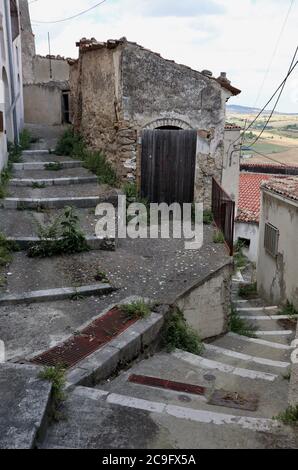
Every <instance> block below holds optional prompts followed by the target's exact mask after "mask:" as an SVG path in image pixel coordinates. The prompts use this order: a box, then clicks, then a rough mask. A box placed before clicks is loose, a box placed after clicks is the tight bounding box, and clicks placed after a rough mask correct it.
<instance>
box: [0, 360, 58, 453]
mask: <svg viewBox="0 0 298 470" xmlns="http://www.w3.org/2000/svg"><path fill="white" fill-rule="evenodd" d="M39 371H40V368H39V367H35V366H34V367H33V366H26V365H17V364H0V390H1V400H0V449H33V448H34V447H36V444H37V438H42V436H43V434H44V433H45V430H46V421H47V411H48V408H49V404H50V398H51V388H52V386H51V384H50V383H49V382H46V381H43V380H41V379H39V378H38V373H39Z"/></svg>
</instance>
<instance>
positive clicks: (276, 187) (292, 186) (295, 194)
mask: <svg viewBox="0 0 298 470" xmlns="http://www.w3.org/2000/svg"><path fill="white" fill-rule="evenodd" d="M262 187H263V188H265V189H269V191H273V192H274V193H277V194H280V195H281V196H284V197H286V198H288V199H293V200H294V201H298V177H287V178H273V179H270V180H269V181H266V182H265V183H264V184H262Z"/></svg>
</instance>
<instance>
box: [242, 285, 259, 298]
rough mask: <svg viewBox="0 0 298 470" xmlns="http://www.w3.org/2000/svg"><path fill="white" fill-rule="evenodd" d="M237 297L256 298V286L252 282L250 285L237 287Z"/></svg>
mask: <svg viewBox="0 0 298 470" xmlns="http://www.w3.org/2000/svg"><path fill="white" fill-rule="evenodd" d="M239 296H240V297H244V298H256V297H257V296H258V286H257V283H256V282H254V283H252V284H245V285H242V286H240V287H239Z"/></svg>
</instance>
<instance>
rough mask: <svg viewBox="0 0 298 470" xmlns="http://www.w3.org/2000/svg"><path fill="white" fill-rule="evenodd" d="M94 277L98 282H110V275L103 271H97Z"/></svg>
mask: <svg viewBox="0 0 298 470" xmlns="http://www.w3.org/2000/svg"><path fill="white" fill-rule="evenodd" d="M94 279H95V280H96V281H97V282H102V283H103V284H108V283H109V279H108V276H107V275H106V273H104V272H103V271H97V273H96V274H95V276H94Z"/></svg>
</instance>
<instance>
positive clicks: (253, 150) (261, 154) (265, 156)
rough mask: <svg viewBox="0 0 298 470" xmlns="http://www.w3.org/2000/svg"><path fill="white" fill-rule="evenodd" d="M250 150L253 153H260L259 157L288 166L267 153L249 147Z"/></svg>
mask: <svg viewBox="0 0 298 470" xmlns="http://www.w3.org/2000/svg"><path fill="white" fill-rule="evenodd" d="M250 150H252V152H254V153H256V154H258V155H260V156H261V157H264V158H267V160H271V161H272V162H274V163H279V165H282V166H288V165H287V164H286V163H283V162H280V161H278V160H275V159H274V158H272V157H268V155H265V154H264V153H261V152H258V151H257V150H255V149H250Z"/></svg>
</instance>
